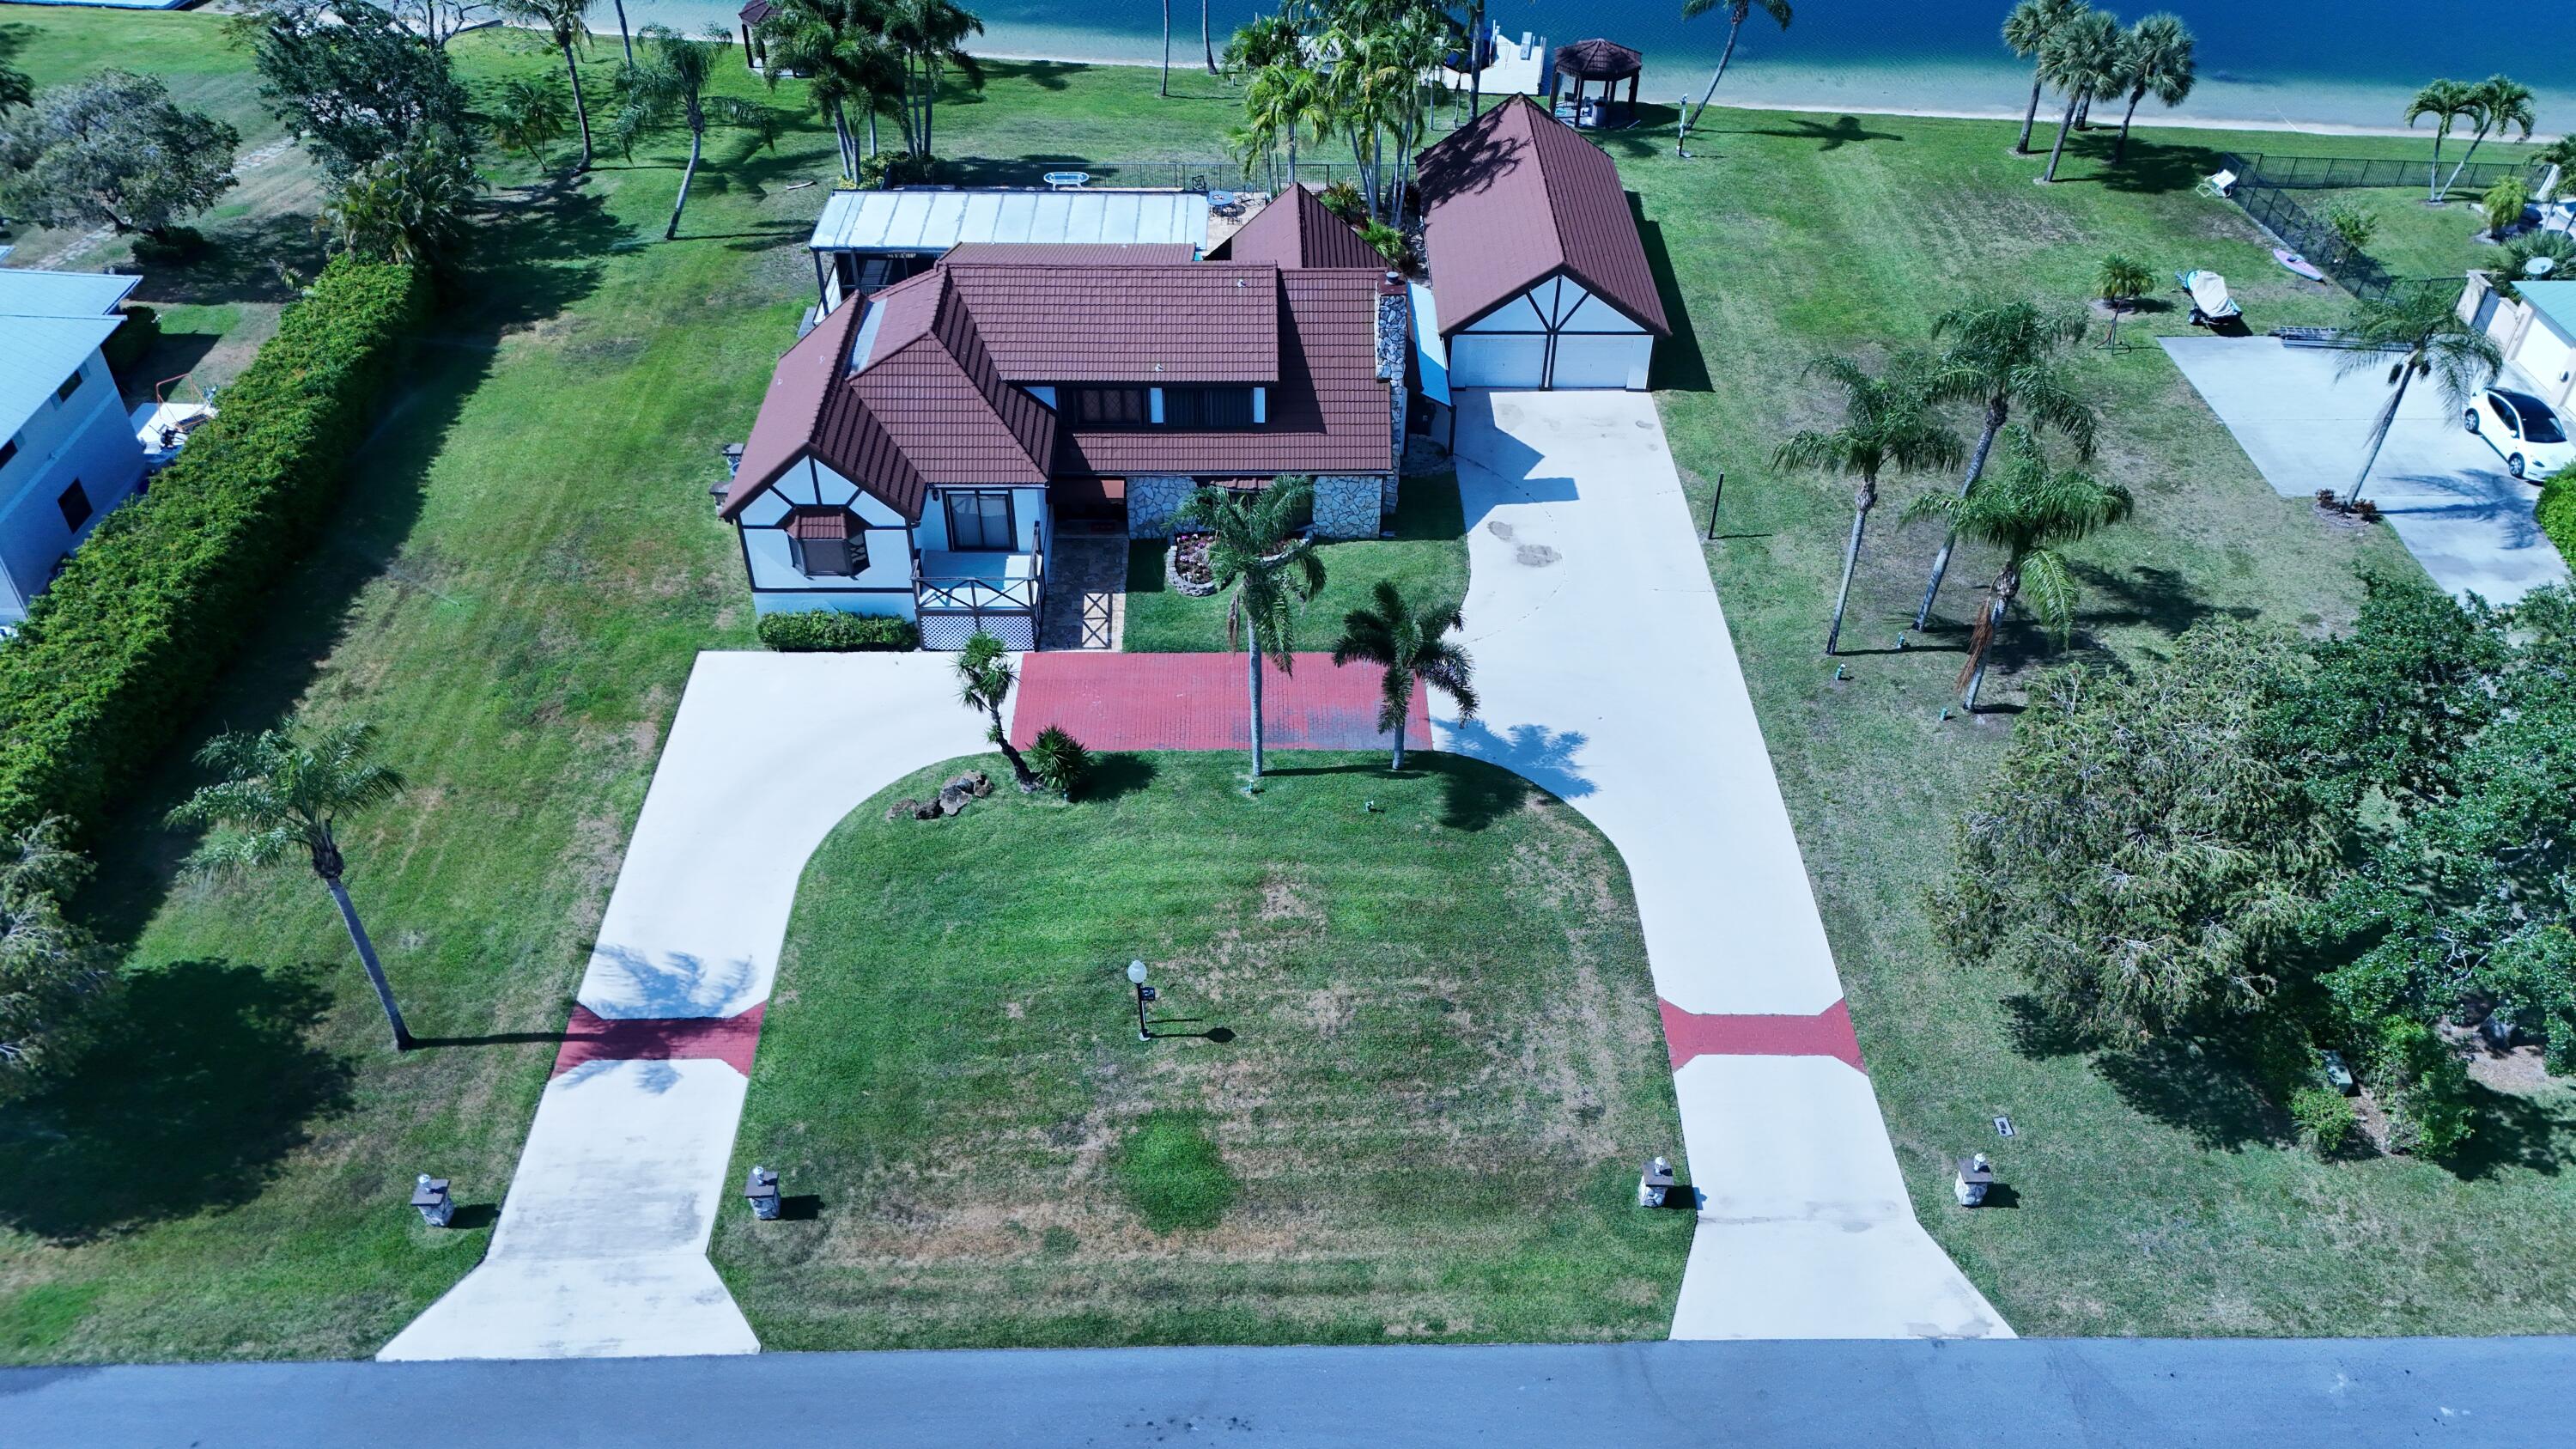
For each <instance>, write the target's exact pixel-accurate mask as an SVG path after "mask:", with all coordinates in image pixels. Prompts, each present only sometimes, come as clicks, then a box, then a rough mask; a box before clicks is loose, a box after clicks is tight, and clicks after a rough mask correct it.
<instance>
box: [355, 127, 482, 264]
mask: <svg viewBox="0 0 2576 1449" xmlns="http://www.w3.org/2000/svg"><path fill="white" fill-rule="evenodd" d="M451 146H452V143H451V142H449V141H447V140H445V139H441V138H430V139H425V140H422V141H418V142H415V143H413V144H411V145H408V146H405V147H403V148H402V149H401V150H399V151H396V152H394V153H392V154H391V155H388V156H383V157H379V158H378V159H376V160H374V161H371V162H369V163H367V165H366V166H364V167H363V168H361V169H360V170H359V172H358V174H356V175H355V176H352V177H350V178H349V180H348V182H347V184H345V185H344V186H342V187H341V188H340V193H339V195H337V196H335V197H333V198H332V199H331V200H330V201H329V202H327V203H326V204H324V206H323V208H322V215H321V216H320V218H318V220H317V222H316V224H317V225H318V226H320V227H322V228H323V229H325V230H327V231H328V232H329V233H330V235H331V241H332V244H333V245H334V246H336V247H338V248H339V249H340V250H342V251H345V252H348V253H349V254H351V255H352V256H355V257H357V258H359V259H360V260H362V261H376V262H399V263H401V264H403V265H404V266H411V267H419V266H428V267H442V266H445V265H446V264H447V263H449V262H450V261H452V260H453V259H454V258H455V257H456V256H457V255H458V254H460V253H461V252H462V251H463V250H464V248H465V244H466V240H467V238H468V236H469V235H470V234H471V227H472V214H473V210H474V204H475V200H476V196H477V193H478V192H479V191H480V189H481V187H482V178H480V177H478V176H476V175H475V174H474V168H473V166H472V164H470V163H469V162H467V161H466V159H465V158H464V157H463V156H462V155H461V154H459V153H458V152H457V151H455V150H453V149H451Z"/></svg>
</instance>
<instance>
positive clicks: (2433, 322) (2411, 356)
mask: <svg viewBox="0 0 2576 1449" xmlns="http://www.w3.org/2000/svg"><path fill="white" fill-rule="evenodd" d="M2451 304H2452V298H2450V297H2449V296H2446V295H2444V294H2443V293H2442V292H2441V290H2440V289H2438V288H2433V287H2401V288H2399V289H2398V290H2396V291H2395V292H2392V293H2390V294H2388V295H2386V296H2384V297H2377V298H2364V299H2363V300H2362V301H2360V302H2359V303H2357V304H2355V306H2354V308H2353V314H2352V321H2351V322H2350V323H2349V324H2348V325H2347V326H2346V327H2345V328H2344V337H2345V339H2346V341H2347V342H2348V343H2349V344H2350V345H2349V346H2347V347H2346V348H2345V349H2344V350H2343V351H2342V352H2339V353H2337V354H2336V357H2335V372H2336V374H2337V375H2338V376H2342V377H2350V376H2352V375H2354V374H2356V373H2363V372H2371V371H2375V370H2376V369H2378V368H2379V367H2380V366H2381V365H2382V364H2383V363H2385V364H2386V366H2387V368H2388V384H2389V392H2388V405H2387V406H2386V407H2384V408H2381V409H2380V410H2379V420H2378V421H2377V422H2375V423H2373V424H2372V425H2371V429H2370V446H2369V450H2368V451H2367V452H2365V453H2363V454H2362V459H2361V471H2360V472H2358V473H2356V474H2354V475H2353V479H2352V492H2351V494H2350V495H2349V501H2351V502H2354V503H2358V502H2360V501H2361V488H2362V485H2363V484H2364V483H2367V482H2369V481H2370V470H2371V468H2372V467H2373V466H2375V465H2376V464H2377V463H2378V462H2379V450H2380V447H2381V446H2382V445H2383V444H2385V443H2386V442H2387V441H2388V429H2389V428H2390V427H2391V426H2392V425H2393V424H2395V423H2396V421H2397V407H2398V404H2400V403H2402V402H2404V401H2405V400H2406V389H2407V387H2408V385H2409V384H2411V383H2413V382H2414V381H2415V380H2416V379H2417V378H2431V379H2432V380H2433V383H2434V385H2435V386H2437V387H2439V388H2440V389H2441V390H2442V399H2443V401H2445V402H2447V403H2449V404H2450V407H2451V411H2452V412H2453V413H2458V412H2460V411H2461V410H2463V409H2465V408H2466V407H2467V406H2468V405H2469V397H2470V395H2471V394H2472V393H2475V392H2476V391H2477V390H2478V389H2479V388H2482V387H2484V386H2486V385H2487V384H2488V383H2489V382H2491V381H2493V380H2494V379H2495V375H2496V372H2497V370H2498V369H2500V368H2502V367H2503V366H2504V353H2503V352H2502V351H2501V350H2499V349H2498V348H2497V347H2496V345H2495V339H2493V338H2491V337H2489V336H2487V334H2486V333H2485V332H2483V331H2481V330H2480V329H2478V328H2476V327H2474V326H2472V325H2470V323H2469V322H2468V320H2467V319H2466V318H2463V317H2462V316H2460V314H2459V312H2458V310H2457V309H2456V308H2454V307H2453V306H2452V305H2451ZM2392 352H2393V353H2397V354H2399V356H2398V358H2397V360H2396V361H2395V362H2387V361H2386V359H2387V357H2388V355H2389V354H2390V353H2392Z"/></svg>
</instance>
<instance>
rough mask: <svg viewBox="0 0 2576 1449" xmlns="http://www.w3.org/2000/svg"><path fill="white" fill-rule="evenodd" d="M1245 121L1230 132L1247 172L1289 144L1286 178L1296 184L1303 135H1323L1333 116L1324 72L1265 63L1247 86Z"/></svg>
mask: <svg viewBox="0 0 2576 1449" xmlns="http://www.w3.org/2000/svg"><path fill="white" fill-rule="evenodd" d="M1243 122H1244V123H1243V125H1241V126H1240V127H1237V128H1236V129H1235V130H1234V132H1233V133H1232V134H1231V135H1230V136H1229V137H1228V140H1229V141H1230V143H1231V144H1232V145H1233V147H1234V153H1235V154H1236V155H1237V156H1240V157H1242V158H1243V174H1244V175H1246V176H1249V175H1251V174H1252V168H1253V165H1254V163H1255V162H1257V161H1260V160H1262V159H1263V158H1265V157H1270V156H1272V155H1273V153H1275V152H1276V151H1278V150H1279V149H1280V148H1282V147H1285V148H1286V149H1287V152H1288V184H1289V185H1291V186H1294V185H1296V184H1297V144H1298V141H1299V138H1300V136H1301V135H1312V136H1314V137H1316V138H1317V139H1321V138H1322V137H1323V135H1324V133H1325V128H1326V127H1327V126H1329V125H1330V124H1331V122H1332V117H1331V114H1330V112H1329V111H1328V110H1327V108H1326V97H1325V91H1324V81H1323V78H1322V77H1321V76H1318V75H1317V74H1315V72H1314V71H1313V70H1312V69H1311V68H1309V67H1306V66H1302V65H1286V64H1282V65H1266V66H1263V67H1262V68H1260V69H1259V70H1256V71H1254V72H1253V73H1252V81H1251V84H1249V85H1247V86H1245V87H1244V91H1243Z"/></svg>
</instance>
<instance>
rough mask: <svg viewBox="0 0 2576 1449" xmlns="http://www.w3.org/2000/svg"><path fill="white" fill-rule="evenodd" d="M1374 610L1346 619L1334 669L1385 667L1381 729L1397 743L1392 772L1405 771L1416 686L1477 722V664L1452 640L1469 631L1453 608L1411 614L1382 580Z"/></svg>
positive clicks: (1432, 606) (1430, 607)
mask: <svg viewBox="0 0 2576 1449" xmlns="http://www.w3.org/2000/svg"><path fill="white" fill-rule="evenodd" d="M1369 597H1370V599H1371V600H1372V601H1373V602H1372V604H1371V605H1370V606H1368V607H1365V608H1358V609H1353V610H1351V611H1350V612H1349V613H1347V614H1344V615H1343V616H1342V639H1341V642H1340V643H1338V644H1335V645H1334V646H1333V664H1334V667H1336V668H1339V667H1340V666H1342V665H1345V664H1348V663H1350V662H1351V661H1353V660H1355V659H1356V660H1361V661H1365V662H1366V663H1370V664H1375V665H1378V666H1380V667H1381V668H1383V669H1384V670H1385V671H1386V677H1385V680H1384V683H1383V684H1382V686H1381V688H1380V690H1379V693H1378V704H1377V727H1378V728H1379V729H1382V730H1385V731H1386V732H1387V734H1388V735H1389V736H1391V737H1392V738H1393V739H1394V741H1395V760H1394V763H1392V764H1390V765H1388V766H1387V768H1388V769H1390V770H1401V769H1403V768H1404V717H1405V716H1406V715H1407V714H1410V713H1411V712H1412V710H1413V686H1414V683H1415V681H1417V680H1418V681H1420V682H1422V683H1424V684H1427V685H1430V686H1431V687H1432V688H1434V689H1436V690H1439V691H1440V692H1441V693H1442V694H1445V695H1447V696H1449V698H1450V700H1451V702H1453V703H1455V704H1456V705H1457V706H1458V718H1460V719H1462V720H1469V719H1474V718H1475V717H1476V688H1475V684H1474V675H1475V671H1476V664H1475V661H1474V660H1472V659H1469V658H1468V657H1467V651H1466V650H1464V649H1461V648H1459V647H1458V646H1457V645H1456V644H1453V643H1451V642H1450V641H1449V639H1448V637H1447V636H1448V634H1449V633H1450V631H1452V630H1455V629H1461V628H1464V627H1466V623H1467V621H1466V620H1465V619H1464V618H1462V617H1460V616H1459V613H1458V610H1457V608H1456V606H1454V605H1451V604H1445V603H1441V604H1428V605H1425V606H1424V607H1423V608H1421V609H1419V610H1416V609H1412V608H1408V607H1407V606H1406V605H1405V602H1404V594H1403V593H1402V592H1401V591H1400V590H1398V589H1397V588H1396V586H1395V585H1394V583H1393V582H1391V581H1389V580H1386V579H1380V580H1378V581H1377V583H1376V585H1375V586H1373V587H1372V588H1371V589H1370V590H1369Z"/></svg>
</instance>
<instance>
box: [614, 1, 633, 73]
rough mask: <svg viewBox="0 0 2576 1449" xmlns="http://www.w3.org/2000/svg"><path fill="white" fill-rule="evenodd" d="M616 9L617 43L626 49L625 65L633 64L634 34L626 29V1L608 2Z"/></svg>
mask: <svg viewBox="0 0 2576 1449" xmlns="http://www.w3.org/2000/svg"><path fill="white" fill-rule="evenodd" d="M608 3H610V4H611V5H614V6H616V7H617V43H618V44H619V45H621V46H624V47H625V48H626V63H627V64H628V65H629V66H632V65H634V64H635V32H633V31H631V30H629V29H627V28H626V0H608Z"/></svg>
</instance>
